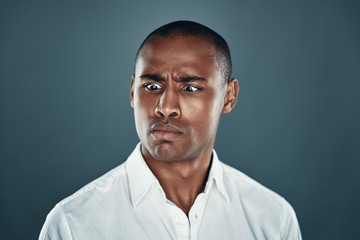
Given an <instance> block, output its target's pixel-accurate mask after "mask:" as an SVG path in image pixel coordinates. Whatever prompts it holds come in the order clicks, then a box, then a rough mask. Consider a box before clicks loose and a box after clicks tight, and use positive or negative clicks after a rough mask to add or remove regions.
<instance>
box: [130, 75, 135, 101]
mask: <svg viewBox="0 0 360 240" xmlns="http://www.w3.org/2000/svg"><path fill="white" fill-rule="evenodd" d="M134 80H135V74H133V75H132V76H131V83H130V104H131V107H132V108H134Z"/></svg>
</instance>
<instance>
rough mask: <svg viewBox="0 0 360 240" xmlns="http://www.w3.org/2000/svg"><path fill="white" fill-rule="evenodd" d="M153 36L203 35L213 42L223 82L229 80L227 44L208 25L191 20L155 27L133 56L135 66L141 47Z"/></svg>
mask: <svg viewBox="0 0 360 240" xmlns="http://www.w3.org/2000/svg"><path fill="white" fill-rule="evenodd" d="M153 36H160V37H165V38H166V37H170V36H184V37H203V38H205V39H207V40H208V41H210V42H211V43H213V44H214V46H215V49H216V51H217V57H216V59H215V64H216V66H217V68H218V69H219V70H220V71H221V72H222V75H223V78H224V80H225V82H227V81H230V78H231V71H232V63H231V55H230V49H229V46H228V44H227V43H226V41H225V39H224V38H223V37H222V36H220V35H219V34H218V33H216V32H215V31H214V30H212V29H210V28H209V27H206V26H204V25H202V24H200V23H197V22H193V21H175V22H171V23H168V24H166V25H163V26H161V27H159V28H157V29H155V30H154V31H153V32H151V33H150V34H149V35H148V36H147V37H146V38H145V40H144V41H143V42H142V44H141V45H140V47H139V49H138V51H137V54H136V58H135V66H136V62H137V59H138V57H139V53H140V51H141V49H142V48H143V46H144V45H145V43H147V42H148V41H149V39H150V38H152V37H153Z"/></svg>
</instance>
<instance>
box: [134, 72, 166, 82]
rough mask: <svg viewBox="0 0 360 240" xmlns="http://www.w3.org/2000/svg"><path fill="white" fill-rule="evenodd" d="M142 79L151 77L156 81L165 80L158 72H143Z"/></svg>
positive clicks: (150, 78)
mask: <svg viewBox="0 0 360 240" xmlns="http://www.w3.org/2000/svg"><path fill="white" fill-rule="evenodd" d="M140 78H141V79H149V80H153V81H155V82H163V81H165V79H164V78H163V77H162V76H160V75H158V74H143V75H141V76H140Z"/></svg>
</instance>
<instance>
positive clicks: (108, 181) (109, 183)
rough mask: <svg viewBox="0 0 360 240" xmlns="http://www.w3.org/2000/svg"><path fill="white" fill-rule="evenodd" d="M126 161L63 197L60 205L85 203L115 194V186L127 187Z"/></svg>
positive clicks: (66, 206) (118, 187)
mask: <svg viewBox="0 0 360 240" xmlns="http://www.w3.org/2000/svg"><path fill="white" fill-rule="evenodd" d="M126 181H127V180H126V171H125V163H122V164H121V165H119V166H117V167H116V168H114V169H112V170H110V171H109V172H107V173H105V174H104V175H102V176H101V177H99V178H97V179H95V180H93V181H92V182H90V183H88V184H87V185H85V186H84V187H82V188H80V189H79V190H78V191H76V192H75V193H74V194H72V195H70V196H69V197H67V198H65V199H63V200H62V201H61V202H59V203H58V205H60V206H62V207H64V208H65V209H66V208H68V207H70V206H71V205H76V204H79V203H81V204H84V203H86V202H88V201H96V200H98V199H99V198H103V197H105V196H107V195H109V194H113V193H114V192H113V191H112V190H113V189H114V188H115V189H116V188H117V189H122V188H124V187H127V182H126Z"/></svg>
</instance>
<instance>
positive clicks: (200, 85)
mask: <svg viewBox="0 0 360 240" xmlns="http://www.w3.org/2000/svg"><path fill="white" fill-rule="evenodd" d="M215 57H216V49H215V46H214V45H213V44H212V43H211V42H209V41H208V40H206V39H204V38H201V37H183V36H170V37H166V38H163V37H158V36H156V37H154V36H153V37H152V38H151V39H150V40H149V41H148V42H147V43H146V44H145V45H144V46H143V48H142V50H141V51H140V53H139V57H138V60H137V64H136V67H135V74H134V75H133V77H132V82H131V94H130V100H131V106H132V107H133V108H134V115H135V125H136V130H137V133H138V136H139V138H140V141H141V143H142V149H141V150H142V153H143V155H144V157H145V159H147V157H149V158H154V159H157V160H160V161H167V162H174V161H185V160H192V159H196V158H198V157H199V156H201V155H202V154H203V153H204V152H205V151H206V152H209V151H210V152H211V150H212V148H213V145H214V142H215V136H216V130H217V127H218V123H219V119H220V115H221V113H222V112H223V113H226V112H229V111H231V109H232V108H233V107H234V105H235V102H236V97H237V90H238V88H237V81H236V79H233V80H232V81H230V82H229V83H227V84H225V83H224V80H223V78H222V74H221V72H220V70H218V69H217V67H216V65H215ZM234 86H235V87H234Z"/></svg>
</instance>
